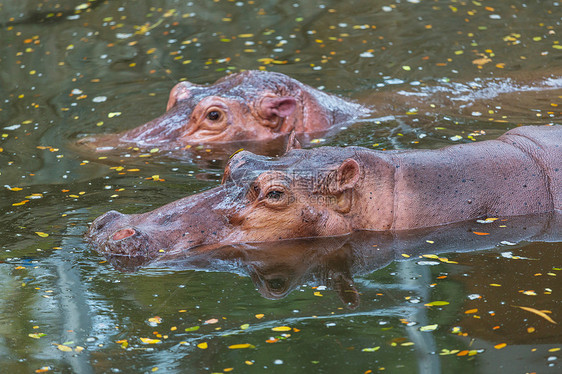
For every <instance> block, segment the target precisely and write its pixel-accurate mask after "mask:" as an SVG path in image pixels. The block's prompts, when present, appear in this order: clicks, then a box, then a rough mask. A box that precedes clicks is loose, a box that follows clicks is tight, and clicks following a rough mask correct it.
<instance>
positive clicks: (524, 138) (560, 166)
mask: <svg viewBox="0 0 562 374" xmlns="http://www.w3.org/2000/svg"><path fill="white" fill-rule="evenodd" d="M498 140H501V141H503V142H505V143H508V144H511V145H513V146H515V147H517V148H519V149H521V150H522V151H523V152H525V153H526V154H527V155H529V156H531V158H532V159H533V160H534V161H535V162H536V163H537V164H538V165H539V166H540V167H541V169H542V170H544V171H545V174H546V176H547V180H548V183H549V190H550V192H551V194H552V200H553V204H554V209H558V210H562V126H560V125H556V126H524V127H518V128H515V129H512V130H510V131H508V132H506V133H505V134H504V135H502V136H500V137H499V138H498Z"/></svg>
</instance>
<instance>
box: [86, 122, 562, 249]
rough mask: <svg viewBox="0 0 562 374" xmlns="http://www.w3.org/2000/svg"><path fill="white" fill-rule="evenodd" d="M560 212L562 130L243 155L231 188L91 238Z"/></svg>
mask: <svg viewBox="0 0 562 374" xmlns="http://www.w3.org/2000/svg"><path fill="white" fill-rule="evenodd" d="M556 210H562V126H559V125H557V126H526V127H519V128H515V129H512V130H510V131H508V132H507V133H505V134H504V135H502V136H501V137H499V138H498V139H496V140H488V141H482V142H475V143H470V144H459V145H454V146H448V147H445V148H442V149H438V150H409V151H386V152H385V151H375V150H370V149H366V148H360V147H347V148H336V147H322V148H316V149H309V150H304V149H292V150H290V151H289V152H288V153H287V154H285V155H284V156H282V157H279V158H269V157H265V156H258V155H254V154H252V153H250V152H247V151H242V152H240V153H238V154H236V155H234V156H233V157H232V159H231V160H230V161H229V163H228V164H227V166H226V168H225V171H224V176H223V181H222V184H221V185H220V186H218V187H215V188H213V189H210V190H208V191H205V192H202V193H199V194H196V195H193V196H189V197H186V198H183V199H180V200H178V201H175V202H172V203H170V204H167V205H165V206H163V207H160V208H158V209H156V210H153V211H151V212H148V213H143V214H132V215H124V214H121V213H118V212H116V211H110V212H108V213H106V214H104V215H102V216H101V217H99V218H97V219H96V220H95V221H94V222H93V223H92V225H91V227H90V229H89V231H88V232H87V234H86V237H87V239H88V240H89V241H90V242H92V243H93V244H94V245H96V246H97V248H98V250H99V251H100V252H102V253H107V254H119V255H129V256H144V257H149V258H153V257H156V256H158V255H159V253H160V252H161V251H162V253H166V252H169V251H176V250H177V251H181V250H185V249H187V248H191V247H195V246H206V247H208V248H214V247H215V248H216V247H217V246H219V245H224V244H232V243H244V242H255V241H277V240H282V239H289V238H303V237H319V236H333V235H342V234H347V233H350V232H353V231H356V230H374V231H399V230H408V229H415V228H422V227H432V226H438V225H443V224H447V223H453V222H460V221H466V220H470V219H476V218H479V217H504V216H514V215H524V214H535V213H542V212H552V211H556Z"/></svg>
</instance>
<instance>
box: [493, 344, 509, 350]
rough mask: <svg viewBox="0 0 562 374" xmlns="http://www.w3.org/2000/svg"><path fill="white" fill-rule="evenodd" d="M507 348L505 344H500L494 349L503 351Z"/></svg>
mask: <svg viewBox="0 0 562 374" xmlns="http://www.w3.org/2000/svg"><path fill="white" fill-rule="evenodd" d="M506 346H507V344H505V343H500V344H496V345H494V348H495V349H502V348H505V347H506Z"/></svg>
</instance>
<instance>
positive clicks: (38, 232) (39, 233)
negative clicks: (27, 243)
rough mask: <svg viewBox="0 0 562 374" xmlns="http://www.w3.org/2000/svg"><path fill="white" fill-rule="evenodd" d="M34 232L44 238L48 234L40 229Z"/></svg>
mask: <svg viewBox="0 0 562 374" xmlns="http://www.w3.org/2000/svg"><path fill="white" fill-rule="evenodd" d="M35 233H36V234H37V235H39V236H40V237H42V238H46V237H47V236H49V234H47V233H44V232H41V231H35Z"/></svg>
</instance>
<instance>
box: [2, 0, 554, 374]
mask: <svg viewBox="0 0 562 374" xmlns="http://www.w3.org/2000/svg"><path fill="white" fill-rule="evenodd" d="M57 4H58V6H57V7H55V4H54V3H50V2H35V1H34V2H31V1H20V2H3V3H0V25H1V29H0V40H2V43H0V67H1V68H2V69H0V81H1V82H2V83H1V84H0V109H1V110H0V128H1V130H0V135H1V136H2V140H1V142H0V148H1V151H0V173H1V174H0V181H1V183H0V185H2V186H4V187H3V188H2V190H0V196H1V197H2V198H1V200H0V201H1V202H0V207H1V212H2V216H1V217H2V219H1V222H2V226H1V227H2V229H1V230H0V233H1V235H0V246H1V248H2V258H1V261H2V263H1V264H0V278H1V279H2V282H1V283H0V284H1V285H2V286H1V287H2V292H1V293H0V295H2V296H0V310H1V312H2V313H0V324H1V326H2V328H1V329H0V356H1V357H2V362H3V363H4V366H5V367H6V371H16V370H18V371H21V370H24V371H34V370H37V369H41V368H42V367H50V369H51V370H52V371H70V370H72V371H74V372H81V373H86V372H107V371H111V370H114V369H119V370H121V371H128V370H131V369H132V370H135V371H149V370H151V369H152V368H154V367H158V368H160V369H161V370H164V371H167V372H174V371H177V372H183V371H185V370H186V368H190V369H192V370H193V371H197V372H217V371H223V370H224V369H228V368H234V371H241V372H249V371H260V372H261V371H264V370H266V369H264V367H267V370H268V371H271V372H291V371H292V372H303V371H304V372H306V371H320V372H331V371H332V370H333V369H332V368H334V367H338V368H339V367H342V368H346V371H350V372H352V371H353V372H366V371H367V370H373V371H376V370H378V369H380V368H383V367H384V368H385V369H387V370H391V371H401V372H415V371H418V372H438V371H442V372H451V371H453V370H462V371H463V372H494V371H497V370H498V369H500V368H501V369H504V370H506V371H510V370H511V369H512V368H513V367H512V365H517V367H516V368H514V369H513V370H516V369H517V370H525V371H537V372H546V371H548V370H551V371H552V372H555V371H556V370H557V369H558V368H559V358H557V357H558V356H559V352H558V353H557V352H556V351H553V352H549V349H553V348H557V347H559V346H560V338H559V336H560V330H559V328H557V326H559V325H554V324H550V323H549V322H548V321H546V320H545V319H544V318H541V317H539V316H537V315H535V314H533V313H530V312H525V311H523V310H521V309H517V308H514V307H512V305H519V306H528V307H533V308H536V309H538V310H551V311H552V314H550V316H551V317H552V318H553V319H554V320H556V321H557V322H559V323H560V316H559V311H560V303H559V301H557V300H558V299H557V298H556V297H555V296H556V292H557V290H556V286H557V283H555V280H556V279H557V278H556V276H557V275H558V276H559V270H557V269H559V268H560V267H561V264H560V263H558V261H559V259H558V257H559V256H556V254H557V252H559V251H560V249H561V247H560V243H559V242H558V243H557V242H554V243H548V244H545V243H541V242H538V243H532V244H525V243H520V244H518V245H517V246H513V247H510V250H512V251H513V254H514V255H515V256H520V257H526V258H530V259H532V260H515V259H510V258H506V257H503V256H501V252H502V251H503V247H502V248H501V249H499V250H498V249H492V250H486V251H481V252H467V253H454V254H450V255H443V256H446V257H447V258H448V259H449V260H451V261H456V262H458V263H459V264H452V263H443V262H441V261H439V263H438V264H418V263H417V262H418V261H417V260H413V259H412V260H407V261H400V262H391V263H390V264H389V265H387V266H384V267H382V268H373V269H368V271H365V272H362V273H360V274H359V275H357V276H355V277H354V281H355V285H356V288H357V290H358V292H359V293H360V296H361V302H360V304H359V306H358V307H357V308H356V309H348V308H346V307H345V306H344V305H343V304H342V302H341V300H340V297H339V296H338V293H337V292H336V291H334V290H333V289H331V288H327V289H323V287H321V288H316V289H314V288H313V287H316V286H325V284H321V283H324V282H320V281H319V280H314V279H313V280H312V281H311V282H310V283H307V282H305V281H303V282H298V283H304V284H306V285H303V284H296V286H298V287H296V289H295V291H293V292H291V293H289V294H288V295H287V296H286V297H285V298H283V299H279V300H272V299H268V298H263V297H261V296H260V294H259V293H258V292H256V291H255V288H256V285H255V284H254V282H253V281H252V278H250V277H247V276H246V275H247V273H244V272H243V271H240V274H237V273H236V272H231V271H224V270H225V269H222V270H221V271H219V272H204V271H193V270H173V269H170V268H168V267H165V268H150V269H143V270H140V271H138V272H136V273H121V272H119V271H116V270H115V269H114V268H113V267H112V266H111V265H110V264H108V263H106V262H104V259H103V258H101V257H100V256H98V255H97V254H95V253H94V252H92V251H91V250H90V249H88V248H87V247H86V246H85V245H84V243H83V241H82V238H81V235H82V233H83V232H84V230H85V228H86V227H87V224H88V222H90V221H91V220H92V219H93V218H94V217H96V216H97V215H99V214H102V213H104V212H105V211H107V210H110V209H117V210H120V211H122V212H125V213H132V212H140V211H146V210H149V209H152V208H154V207H157V206H160V205H162V204H164V203H167V202H169V201H171V200H175V199H177V198H180V197H183V196H185V195H187V194H191V193H195V192H198V191H201V190H204V189H207V188H209V187H212V186H215V185H216V184H217V183H218V181H220V178H221V173H222V168H221V164H220V162H217V163H213V162H211V163H197V162H195V163H192V162H191V161H190V160H182V159H181V158H180V159H178V158H167V157H159V156H158V155H156V157H152V158H144V159H143V158H138V157H134V156H133V157H130V158H123V160H122V161H119V160H118V161H117V162H115V161H104V160H99V159H97V158H96V157H88V156H86V155H83V154H78V153H76V152H75V150H74V149H72V148H71V147H70V146H69V144H70V143H71V142H72V141H73V140H74V139H76V138H77V137H78V136H79V135H81V134H93V133H102V132H116V131H119V130H122V129H124V128H132V127H135V126H137V125H139V124H142V123H144V122H146V121H147V120H149V119H152V118H154V117H156V116H158V115H160V114H161V113H162V112H163V111H164V107H165V103H166V100H167V94H168V91H169V89H170V88H171V87H172V86H173V84H174V83H175V82H177V81H178V80H179V79H180V78H188V79H190V80H192V81H194V82H196V83H209V82H213V81H215V80H216V79H218V78H220V77H222V76H223V75H224V74H226V73H227V72H228V71H239V70H241V69H259V68H260V67H263V68H265V69H267V70H272V71H280V72H283V73H286V74H288V75H291V76H293V77H295V78H297V79H299V80H301V81H303V82H305V83H307V84H310V85H312V86H315V87H323V88H324V89H325V90H326V91H328V92H331V93H337V94H340V95H342V96H345V97H351V98H354V99H355V100H357V101H359V102H361V103H364V104H366V105H371V106H372V107H374V108H375V109H376V110H377V114H376V115H374V116H373V118H370V119H368V120H365V121H362V122H360V123H358V124H356V125H353V126H351V127H350V128H349V129H347V130H344V131H342V132H340V133H339V134H337V135H334V136H332V137H329V138H327V139H326V141H324V142H322V143H320V145H323V144H329V145H362V146H367V147H374V148H376V149H385V148H386V149H390V148H436V147H440V146H444V145H448V144H453V143H455V142H459V141H471V140H469V138H468V134H470V133H472V132H480V131H482V132H484V133H485V135H479V136H477V137H476V139H478V140H480V139H488V138H493V137H496V136H497V135H499V134H501V133H503V132H504V131H505V130H506V129H508V128H511V127H513V126H515V125H517V124H528V123H550V122H554V123H560V110H559V108H560V106H561V105H562V102H560V96H561V95H562V94H561V92H560V89H558V90H553V91H550V92H548V93H546V94H545V91H539V92H538V93H533V94H528V93H527V94H518V93H513V94H508V95H506V96H505V97H503V98H499V99H498V100H496V101H493V102H489V101H487V100H482V101H481V102H478V100H476V101H475V103H474V106H473V107H471V108H468V109H466V110H463V109H462V108H459V107H456V106H454V105H450V101H447V100H448V98H447V97H439V96H434V97H433V99H434V100H433V101H431V102H429V101H428V102H424V101H421V102H420V101H419V100H418V102H417V103H416V105H415V107H411V106H410V105H409V104H410V103H409V102H404V101H400V100H398V98H399V97H398V96H396V95H395V93H396V92H398V91H408V92H424V90H425V89H426V88H424V87H426V86H429V87H437V88H435V90H438V89H441V88H443V89H444V90H446V92H447V93H448V94H450V93H451V92H450V91H447V90H452V89H450V87H452V86H454V85H466V84H467V82H474V81H477V80H478V79H490V78H494V77H513V79H515V80H517V81H518V82H523V83H525V84H529V85H532V84H535V83H537V81H539V80H540V79H542V78H543V77H546V76H548V75H550V74H557V73H559V72H560V69H559V66H560V63H559V60H560V49H559V48H557V47H555V46H557V45H558V44H559V43H557V41H558V37H559V35H558V34H557V30H558V29H559V27H560V15H559V14H560V5H559V3H558V2H555V1H542V2H530V3H526V4H524V5H523V4H522V3H520V2H512V1H487V2H486V3H479V2H466V3H462V2H453V1H451V2H448V1H442V2H426V1H420V2H415V1H401V2H394V3H392V2H389V3H385V4H382V3H381V4H376V5H373V2H368V1H348V2H337V1H326V2H324V3H322V4H318V3H314V4H313V3H306V4H301V3H296V2H295V3H286V2H276V1H268V2H265V3H259V4H258V3H255V4H254V3H253V2H245V1H239V2H230V1H224V0H223V1H219V2H208V3H207V2H206V3H203V4H199V3H196V2H193V3H191V2H183V1H181V2H180V1H157V2H150V3H149V2H145V1H127V2H119V3H117V2H107V3H106V2H92V3H84V4H78V5H77V4H76V3H75V2H70V1H59V2H57ZM77 7H78V8H77ZM88 7H89V8H91V9H90V10H88V9H87V8H88ZM76 9H78V10H79V11H80V13H79V14H78V15H76V14H75V13H76ZM67 11H68V12H67ZM57 12H62V13H61V14H62V15H61V16H58V15H57ZM65 12H67V13H65ZM51 13H52V14H54V15H50V14H51ZM539 20H540V21H539ZM487 60H490V61H487ZM475 61H476V62H477V63H475ZM485 61H487V62H485ZM479 63H480V64H479ZM445 96H446V95H445ZM102 97H105V98H106V99H105V100H103V99H101V98H102ZM427 104H435V107H431V106H429V107H427ZM424 105H425V106H424ZM498 107H499V108H498ZM476 113H479V114H476ZM459 136H460V137H461V139H460V140H456V139H458V138H457V137H459ZM120 167H123V168H122V169H120ZM137 169H138V171H135V170H137ZM154 175H159V177H160V178H161V179H164V180H165V181H163V182H159V181H157V180H155V178H152V177H153V176H154ZM20 188H21V190H19V189H20ZM37 233H46V234H48V236H40V235H39V234H37ZM506 240H508V241H509V240H510V238H506ZM512 240H514V239H512ZM459 245H460V246H462V243H461V244H459ZM512 248H513V249H512ZM458 249H459V250H461V249H462V248H458ZM498 254H500V255H498ZM428 261H433V260H431V259H429V260H428ZM537 274H539V275H537ZM490 284H498V285H501V287H495V286H490ZM549 290H551V291H549ZM525 291H527V293H524V292H525ZM529 291H533V292H534V293H535V294H536V295H532V293H530V292H529ZM471 295H480V296H481V298H475V299H474V300H472V299H470V298H469V296H471ZM440 300H443V301H447V302H449V303H450V304H449V305H446V306H442V307H421V305H423V304H425V303H428V302H431V301H440ZM472 309H477V310H478V311H477V312H475V313H468V314H467V313H465V312H466V311H470V310H472ZM184 310H185V311H184ZM261 314H263V315H264V316H263V317H262V318H257V317H256V315H258V316H259V315H261ZM154 316H159V317H161V318H162V322H161V323H160V324H157V325H156V326H151V325H150V322H148V319H149V318H152V317H154ZM476 317H478V318H476ZM214 319H217V320H218V321H217V322H216V323H211V322H214ZM205 321H210V322H208V323H205ZM246 324H247V325H248V327H247V328H241V326H244V325H246ZM433 324H437V325H438V327H436V329H435V330H434V331H432V332H424V333H420V331H419V327H421V326H428V325H433ZM285 325H287V326H290V327H291V328H292V330H291V331H288V332H275V331H272V330H271V329H272V328H273V327H278V326H285ZM193 326H199V329H198V330H196V331H185V330H186V328H191V327H193ZM497 326H499V328H496V327H497ZM174 327H175V328H176V329H173V328H174ZM456 327H459V328H460V329H461V330H460V333H452V331H457V330H454V329H455V328H456ZM530 328H534V329H535V330H534V331H533V332H529V331H531V330H529V329H530ZM295 329H296V330H295ZM297 330H298V331H297ZM155 332H156V334H155ZM225 333H226V335H227V336H225ZM464 333H466V336H463V334H464ZM29 334H32V335H33V334H39V335H40V334H46V335H45V336H39V335H33V337H30V336H29ZM284 334H285V335H284ZM289 334H290V336H287V335H289ZM158 335H161V336H162V337H159V336H158ZM165 336H167V338H165ZM37 337H38V339H37ZM141 337H143V338H151V339H159V340H161V343H159V344H155V345H145V344H143V343H142V342H141V341H140V340H139V338H141ZM472 339H474V341H472V342H471V340H472ZM116 341H121V343H116ZM124 341H126V342H127V344H128V346H127V347H126V348H127V349H123V348H122V346H123V345H124ZM268 341H271V342H270V343H268ZM273 341H274V342H273ZM183 342H185V343H183ZM204 342H205V343H207V345H208V348H207V349H202V348H198V347H197V344H200V343H204ZM53 343H55V344H63V343H67V346H69V347H72V348H73V349H76V348H77V347H78V346H80V347H85V350H84V351H82V352H80V353H78V352H76V351H73V352H64V351H61V350H60V349H59V348H58V346H57V345H53ZM245 343H248V344H252V345H254V346H255V347H256V348H245V349H229V348H228V347H229V346H230V345H234V344H245ZM410 343H414V344H413V345H411V344H410ZM501 343H506V344H507V346H506V347H505V348H502V349H496V348H494V346H495V345H497V344H501ZM377 347H380V348H377ZM131 348H132V349H131ZM535 348H536V351H533V350H532V349H535ZM363 349H367V351H363ZM369 349H371V352H369ZM443 350H449V351H443ZM453 350H459V352H456V353H453V354H447V355H438V354H436V353H435V352H437V353H450V352H451V351H453ZM464 351H467V353H466V354H465V355H463V354H461V355H460V356H459V355H458V354H459V353H461V352H464ZM515 358H517V359H518V360H515ZM549 365H550V366H549ZM513 370H512V371H513Z"/></svg>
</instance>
